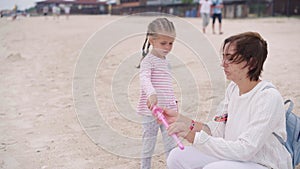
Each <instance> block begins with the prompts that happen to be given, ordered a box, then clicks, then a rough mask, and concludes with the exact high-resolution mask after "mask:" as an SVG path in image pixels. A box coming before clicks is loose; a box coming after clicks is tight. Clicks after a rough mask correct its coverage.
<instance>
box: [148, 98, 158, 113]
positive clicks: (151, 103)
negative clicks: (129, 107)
mask: <svg viewBox="0 0 300 169" xmlns="http://www.w3.org/2000/svg"><path fill="white" fill-rule="evenodd" d="M156 104H157V95H156V94H153V95H151V96H149V98H148V100H147V107H148V108H149V109H150V110H152V106H154V105H156Z"/></svg>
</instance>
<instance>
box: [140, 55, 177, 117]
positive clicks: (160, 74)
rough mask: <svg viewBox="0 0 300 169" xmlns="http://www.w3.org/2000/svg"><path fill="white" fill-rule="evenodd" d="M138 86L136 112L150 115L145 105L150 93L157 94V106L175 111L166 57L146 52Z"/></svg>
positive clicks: (175, 105)
mask: <svg viewBox="0 0 300 169" xmlns="http://www.w3.org/2000/svg"><path fill="white" fill-rule="evenodd" d="M140 86H141V92H140V99H139V103H138V106H137V113H138V114H141V115H151V112H150V111H149V109H148V107H147V99H148V97H149V96H151V95H152V94H156V95H157V100H158V106H160V107H167V108H169V109H175V110H176V111H177V104H176V97H175V94H174V89H173V84H172V76H171V72H170V65H169V62H168V60H167V59H163V58H159V57H156V56H154V55H152V54H148V55H147V56H146V57H145V58H144V59H143V60H142V62H141V68H140Z"/></svg>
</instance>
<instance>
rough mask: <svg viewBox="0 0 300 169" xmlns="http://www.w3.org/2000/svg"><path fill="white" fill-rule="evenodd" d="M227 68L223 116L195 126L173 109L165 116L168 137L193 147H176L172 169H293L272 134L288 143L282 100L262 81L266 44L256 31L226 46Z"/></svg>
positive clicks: (230, 40) (234, 38)
mask: <svg viewBox="0 0 300 169" xmlns="http://www.w3.org/2000/svg"><path fill="white" fill-rule="evenodd" d="M222 50H223V53H222V55H223V60H222V64H221V65H222V67H223V68H224V72H225V75H226V78H227V79H228V80H230V81H231V83H230V84H229V85H228V87H227V90H226V94H225V100H224V107H223V111H222V112H218V115H217V116H216V118H215V119H213V120H212V121H209V122H208V123H206V124H205V123H203V122H195V121H193V120H192V119H189V118H188V117H185V116H183V115H180V114H178V113H177V112H175V111H172V110H166V111H165V112H164V113H165V115H166V118H167V120H168V122H169V123H171V124H170V127H169V128H168V133H169V134H174V133H177V134H178V135H179V136H181V137H183V138H185V139H186V140H187V141H189V142H190V143H193V146H190V147H186V149H185V150H184V151H182V150H179V149H178V148H175V149H173V150H172V151H171V153H170V155H169V158H168V168H170V169H179V168H184V169H187V168H204V169H220V168H230V169H235V168H241V169H248V168H249V169H267V168H273V169H291V168H292V162H291V157H290V154H289V153H288V151H287V150H286V148H285V147H284V146H283V145H282V144H281V143H280V142H279V141H278V140H277V138H276V137H275V136H274V135H273V132H275V133H277V134H278V135H279V136H281V137H282V138H284V139H286V126H285V110H284V104H283V99H282V97H281V95H280V93H279V92H278V91H277V89H276V88H275V87H274V85H272V84H271V83H270V82H267V81H265V80H262V79H261V78H260V75H261V72H262V70H263V65H264V62H265V60H266V58H267V54H268V50H267V42H266V41H265V40H264V39H263V38H262V37H261V36H260V35H259V34H258V33H255V32H245V33H241V34H238V35H234V36H231V37H229V38H227V39H226V40H225V41H224V44H223V48H222Z"/></svg>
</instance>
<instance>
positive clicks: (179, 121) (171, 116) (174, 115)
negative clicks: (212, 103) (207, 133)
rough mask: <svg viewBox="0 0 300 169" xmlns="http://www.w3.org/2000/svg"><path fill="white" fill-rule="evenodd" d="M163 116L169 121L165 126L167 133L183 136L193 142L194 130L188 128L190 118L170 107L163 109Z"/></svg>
mask: <svg viewBox="0 0 300 169" xmlns="http://www.w3.org/2000/svg"><path fill="white" fill-rule="evenodd" d="M164 116H165V117H166V119H167V122H168V123H169V127H168V128H167V130H168V134H169V135H172V134H177V136H179V137H183V138H185V139H186V140H188V141H189V142H191V143H192V142H194V138H195V132H194V131H191V129H190V125H191V122H192V119H190V118H188V117H186V116H184V115H180V114H179V113H178V112H176V111H174V110H170V109H165V111H164Z"/></svg>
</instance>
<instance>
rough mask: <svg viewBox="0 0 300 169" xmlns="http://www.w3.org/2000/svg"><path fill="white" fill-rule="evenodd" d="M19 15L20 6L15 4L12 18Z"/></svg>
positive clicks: (14, 18)
mask: <svg viewBox="0 0 300 169" xmlns="http://www.w3.org/2000/svg"><path fill="white" fill-rule="evenodd" d="M17 16H18V6H17V5H14V8H13V9H12V20H16V19H17Z"/></svg>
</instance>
